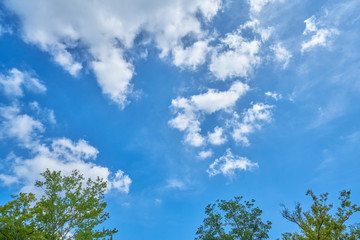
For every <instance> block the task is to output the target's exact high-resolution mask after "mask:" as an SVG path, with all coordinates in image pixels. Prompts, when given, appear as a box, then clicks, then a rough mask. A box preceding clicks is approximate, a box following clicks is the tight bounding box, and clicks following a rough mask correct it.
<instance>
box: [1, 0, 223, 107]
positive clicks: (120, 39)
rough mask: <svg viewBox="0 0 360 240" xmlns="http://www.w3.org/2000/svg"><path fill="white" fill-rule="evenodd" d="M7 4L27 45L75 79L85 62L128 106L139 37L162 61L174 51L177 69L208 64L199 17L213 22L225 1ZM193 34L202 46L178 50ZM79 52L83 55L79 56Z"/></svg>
mask: <svg viewBox="0 0 360 240" xmlns="http://www.w3.org/2000/svg"><path fill="white" fill-rule="evenodd" d="M5 5H6V6H7V7H8V8H9V9H11V10H12V11H13V12H14V13H15V14H16V15H17V16H18V17H19V19H20V21H21V24H22V37H23V39H24V41H26V42H28V43H31V44H35V45H36V46H38V47H39V48H40V49H42V50H43V51H46V52H48V53H49V54H51V55H52V56H53V59H54V61H55V62H56V63H57V64H59V65H60V66H62V67H63V68H64V69H65V70H66V71H68V72H69V73H70V74H72V75H74V76H76V75H77V74H78V73H79V72H80V70H81V69H82V65H83V64H84V63H85V65H87V66H90V67H91V68H92V70H93V71H94V73H95V75H96V78H97V81H98V83H99V86H100V87H101V89H102V91H103V93H104V94H105V95H107V96H109V97H110V99H111V100H113V101H114V102H116V103H118V104H119V105H120V106H121V107H124V106H125V105H126V103H127V102H128V100H127V97H128V95H129V94H130V93H131V91H132V88H131V83H130V81H131V79H132V76H133V75H134V72H135V69H134V66H133V64H132V63H131V61H130V60H129V59H127V58H125V57H124V51H126V50H128V49H131V48H132V47H133V45H134V39H135V38H136V36H138V34H139V33H142V32H147V33H149V34H148V36H150V38H151V40H150V41H149V42H154V43H155V45H156V47H157V48H158V49H159V50H160V52H161V53H160V57H166V56H168V55H169V53H171V52H172V51H173V50H175V51H174V52H173V55H174V57H175V59H174V64H176V65H184V64H187V65H189V66H191V67H195V66H196V65H198V64H201V63H202V62H203V61H204V54H205V52H206V49H205V48H206V46H205V45H204V43H205V42H202V39H203V38H204V37H205V36H206V34H207V33H206V31H204V30H203V29H202V27H201V22H200V20H199V18H198V14H199V13H200V14H202V15H203V16H204V18H205V20H206V21H210V20H211V19H212V18H213V17H214V16H215V15H216V14H217V12H218V11H219V10H220V9H221V5H222V1H221V0H174V1H164V0H152V1H149V0H138V1H129V0H124V1H115V0H110V1H105V2H104V1H100V2H98V1H92V2H88V1H85V0H55V1H50V2H49V1H46V0H34V1H31V3H30V2H27V1H23V0H14V1H5ZM47 19H51V21H47ZM189 34H191V35H192V36H194V38H195V40H199V41H198V42H197V43H196V44H194V45H193V46H191V47H189V48H186V49H179V48H177V46H179V43H180V42H181V39H182V38H183V37H185V36H187V35H189ZM79 47H80V48H81V49H82V51H85V52H86V53H85V54H84V55H82V54H81V52H79V51H77V49H78V48H79ZM74 52H75V53H76V54H74ZM79 54H80V56H78V55H79ZM80 59H81V60H80Z"/></svg>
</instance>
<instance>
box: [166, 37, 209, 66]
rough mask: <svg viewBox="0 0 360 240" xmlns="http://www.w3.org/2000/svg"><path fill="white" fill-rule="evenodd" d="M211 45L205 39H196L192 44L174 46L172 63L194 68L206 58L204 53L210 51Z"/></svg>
mask: <svg viewBox="0 0 360 240" xmlns="http://www.w3.org/2000/svg"><path fill="white" fill-rule="evenodd" d="M210 50H211V47H209V46H208V42H207V41H197V42H196V43H194V44H193V45H192V46H189V47H187V48H183V47H182V46H176V47H174V49H173V51H172V53H173V64H174V65H175V66H178V67H191V68H193V69H196V67H197V66H198V65H201V64H203V63H204V62H205V60H206V55H207V54H208V53H209V52H210Z"/></svg>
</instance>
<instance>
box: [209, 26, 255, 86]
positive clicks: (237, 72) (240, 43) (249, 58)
mask: <svg viewBox="0 0 360 240" xmlns="http://www.w3.org/2000/svg"><path fill="white" fill-rule="evenodd" d="M240 33H241V31H240V32H236V33H231V34H227V35H226V37H225V38H224V39H222V43H223V47H225V48H228V49H229V50H225V51H223V50H222V48H221V47H220V48H218V50H217V52H215V53H214V54H213V56H212V58H211V63H210V66H209V69H210V71H211V72H212V73H213V74H214V75H215V77H217V78H218V79H220V80H225V79H227V78H231V77H247V76H248V75H249V73H250V72H251V71H252V70H253V68H254V67H255V66H256V65H258V64H259V63H260V61H261V58H260V57H259V56H258V55H257V54H258V53H259V51H260V46H261V43H260V41H258V40H251V41H247V40H246V39H244V38H243V37H242V36H241V35H240Z"/></svg>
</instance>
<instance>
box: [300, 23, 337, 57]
mask: <svg viewBox="0 0 360 240" xmlns="http://www.w3.org/2000/svg"><path fill="white" fill-rule="evenodd" d="M304 22H305V24H306V27H305V30H304V32H303V34H304V35H308V34H313V35H312V37H311V39H310V40H308V41H304V42H302V44H301V52H305V51H308V50H311V49H313V48H314V47H316V46H323V47H325V46H327V45H328V43H329V41H330V40H331V38H332V37H334V36H335V35H338V34H339V31H338V30H337V29H335V28H321V29H319V28H318V27H317V23H316V18H315V16H312V17H310V18H308V19H306V20H305V21H304Z"/></svg>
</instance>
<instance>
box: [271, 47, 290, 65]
mask: <svg viewBox="0 0 360 240" xmlns="http://www.w3.org/2000/svg"><path fill="white" fill-rule="evenodd" d="M270 49H271V50H273V51H274V53H275V58H276V60H277V61H278V62H281V63H283V68H284V69H285V68H286V67H287V65H288V64H289V62H290V58H291V57H292V55H291V53H290V52H289V51H288V50H286V48H284V47H283V46H282V45H281V43H278V44H277V45H274V46H271V47H270Z"/></svg>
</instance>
